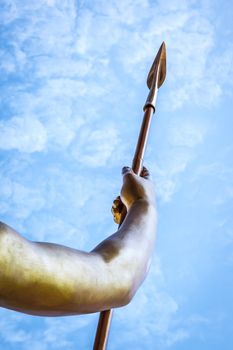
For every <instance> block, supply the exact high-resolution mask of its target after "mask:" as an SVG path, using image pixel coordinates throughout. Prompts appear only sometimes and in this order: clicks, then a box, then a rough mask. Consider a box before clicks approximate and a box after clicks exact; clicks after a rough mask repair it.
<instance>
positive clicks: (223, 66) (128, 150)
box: [0, 0, 233, 350]
mask: <svg viewBox="0 0 233 350" xmlns="http://www.w3.org/2000/svg"><path fill="white" fill-rule="evenodd" d="M232 15H233V5H232V4H231V3H230V2H229V1H221V2H220V1H215V0H213V1H210V0H202V1H201V0H200V1H199V0H191V1H188V0H180V1H178V0H177V1H173V0H171V1H162V0H160V1H150V0H112V1H106V0H105V1H101V0H99V1H90V0H89V1H88V0H86V1H85V0H80V1H73V0H63V1H59V0H57V1H56V0H38V1H29V0H1V2H0V23H1V32H0V37H1V39H0V40H1V41H0V56H1V59H0V70H1V85H0V90H1V92H0V96H1V97H0V113H1V114H0V164H1V167H0V179H1V187H0V216H1V220H2V221H4V222H6V223H8V224H9V225H11V226H12V227H14V228H15V229H17V230H18V231H19V232H20V233H22V234H23V235H24V236H25V237H27V238H28V239H31V240H41V241H50V242H56V243H61V244H65V245H68V246H72V247H75V248H79V249H84V250H90V249H91V248H92V247H93V246H95V245H96V244H97V243H98V242H100V241H101V240H102V239H104V238H105V237H106V236H107V235H109V234H111V233H113V232H114V231H115V230H116V226H115V225H114V223H113V221H112V217H111V214H110V208H111V203H112V200H113V199H114V197H115V196H116V195H117V194H118V193H119V190H120V187H121V167H122V166H123V165H130V164H131V160H132V156H133V152H134V147H135V144H136V139H137V134H138V131H139V127H140V123H141V118H142V107H143V103H144V101H145V98H146V96H147V87H146V84H145V80H146V76H147V73H148V70H149V68H150V65H151V63H152V61H153V59H154V56H155V54H156V52H157V50H158V48H159V46H160V44H161V42H162V41H165V42H166V44H167V60H168V62H167V65H168V67H167V78H166V81H165V83H164V85H163V86H162V88H161V90H160V92H159V98H158V106H157V116H156V117H155V120H154V121H153V125H152V128H151V134H150V140H149V144H148V149H147V153H146V159H145V164H146V165H147V166H148V167H149V169H150V171H151V173H152V176H153V179H154V181H155V184H156V192H157V206H158V216H159V222H158V231H157V242H156V250H155V255H154V259H153V263H152V267H151V270H150V273H149V276H148V278H147V280H146V281H145V283H144V284H143V286H142V287H141V288H140V290H139V291H138V293H137V295H136V296H135V298H134V300H133V301H132V303H131V304H130V305H129V306H127V307H125V308H121V309H118V310H115V312H114V319H113V324H112V329H111V334H110V340H109V349H110V350H111V349H112V350H115V349H134V350H139V349H148V350H152V349H158V350H165V349H174V350H183V349H186V350H187V349H189V350H197V349H198V350H207V349H211V350H215V349H216V350H217V349H218V350H219V349H224V350H228V349H229V350H230V349H232V347H233V339H232V334H233V326H232V325H233V316H232V314H233V303H232V294H233V280H232V268H233V251H232V247H233V230H232V227H233V225H232V223H233V220H232V215H231V212H232V198H233V166H232V151H233V140H232V128H233V121H232V112H231V110H232V92H233V84H232V75H233V62H232V61H233V44H232V34H233V33H232V31H233V27H232ZM97 319H98V314H94V315H86V316H77V317H64V318H39V317H30V316H28V315H23V314H20V313H16V312H13V311H9V310H4V309H1V310H0V347H1V348H4V349H14V350H15V349H17V350H28V349H31V348H33V349H34V350H47V349H50V350H53V349H69V350H72V349H90V348H91V345H92V343H93V338H94V334H95V328H96V324H97Z"/></svg>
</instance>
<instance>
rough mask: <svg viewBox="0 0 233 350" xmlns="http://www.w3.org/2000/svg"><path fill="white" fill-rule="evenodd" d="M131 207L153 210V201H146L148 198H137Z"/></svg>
mask: <svg viewBox="0 0 233 350" xmlns="http://www.w3.org/2000/svg"><path fill="white" fill-rule="evenodd" d="M133 206H141V207H145V208H146V207H154V208H155V206H156V205H155V199H153V200H152V199H148V198H138V199H136V200H135V201H134V202H133V203H132V204H131V206H130V208H132V207H133ZM130 208H129V209H130Z"/></svg>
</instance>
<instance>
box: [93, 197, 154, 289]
mask: <svg viewBox="0 0 233 350" xmlns="http://www.w3.org/2000/svg"><path fill="white" fill-rule="evenodd" d="M155 233H156V210H155V207H154V205H153V204H151V203H148V202H147V201H146V200H138V201H136V202H135V203H134V204H133V205H132V207H131V208H130V210H129V213H128V214H127V217H126V219H125V221H124V222H123V224H122V226H121V227H120V229H119V230H118V231H117V232H116V233H115V234H114V235H112V236H110V237H109V238H107V239H106V240H105V241H103V242H102V243H100V244H99V245H98V246H97V247H96V248H95V249H94V250H93V252H97V253H98V254H100V255H101V256H102V257H103V259H104V261H105V262H106V265H107V266H108V268H112V269H113V270H115V272H116V273H115V276H116V281H115V282H116V283H118V284H121V283H123V282H122V281H123V278H122V277H124V274H126V275H127V276H128V281H127V282H126V284H128V286H127V288H128V289H129V294H130V296H132V295H133V294H134V293H135V292H136V290H137V289H138V287H139V286H140V284H141V283H142V282H143V280H144V278H145V277H146V274H147V271H148V268H149V265H150V261H151V256H152V252H153V248H154V240H155ZM118 272H119V273H118ZM118 275H120V276H118Z"/></svg>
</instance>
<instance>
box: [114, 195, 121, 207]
mask: <svg viewBox="0 0 233 350" xmlns="http://www.w3.org/2000/svg"><path fill="white" fill-rule="evenodd" d="M120 201H121V198H120V196H118V197H117V198H116V199H114V201H113V205H112V207H113V208H117V207H118V206H119V204H120Z"/></svg>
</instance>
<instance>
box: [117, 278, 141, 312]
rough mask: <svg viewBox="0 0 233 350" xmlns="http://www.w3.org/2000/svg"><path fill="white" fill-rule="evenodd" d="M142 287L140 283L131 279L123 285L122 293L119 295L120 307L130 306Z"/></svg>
mask: <svg viewBox="0 0 233 350" xmlns="http://www.w3.org/2000/svg"><path fill="white" fill-rule="evenodd" d="M140 285H141V283H138V281H137V280H135V279H134V278H129V280H128V281H126V282H125V283H123V284H122V285H121V288H120V289H121V292H120V294H119V302H118V306H126V305H128V304H129V303H130V302H131V301H132V299H133V297H134V295H135V294H136V292H137V290H138V288H139V287H140Z"/></svg>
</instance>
